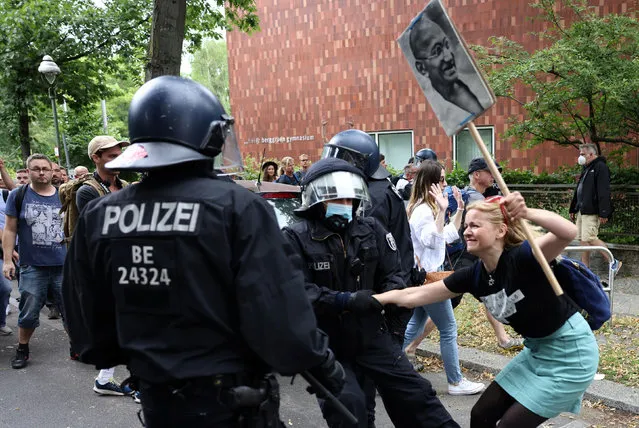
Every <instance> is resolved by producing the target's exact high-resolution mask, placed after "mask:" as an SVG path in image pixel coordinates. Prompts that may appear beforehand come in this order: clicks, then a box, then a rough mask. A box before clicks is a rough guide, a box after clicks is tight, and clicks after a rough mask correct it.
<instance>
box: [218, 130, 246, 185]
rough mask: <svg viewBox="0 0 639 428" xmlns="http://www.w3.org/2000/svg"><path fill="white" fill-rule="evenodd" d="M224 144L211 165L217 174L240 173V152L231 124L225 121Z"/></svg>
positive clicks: (242, 169) (241, 164)
mask: <svg viewBox="0 0 639 428" xmlns="http://www.w3.org/2000/svg"><path fill="white" fill-rule="evenodd" d="M223 132H224V144H223V145H222V152H221V153H220V154H219V155H217V156H216V157H215V159H214V161H213V165H214V166H213V167H214V168H215V169H216V170H217V171H218V173H219V174H218V175H233V174H240V173H241V172H242V171H244V164H243V161H242V154H241V153H240V147H239V146H238V144H237V138H235V129H234V128H233V124H231V123H227V124H225V125H224V127H223Z"/></svg>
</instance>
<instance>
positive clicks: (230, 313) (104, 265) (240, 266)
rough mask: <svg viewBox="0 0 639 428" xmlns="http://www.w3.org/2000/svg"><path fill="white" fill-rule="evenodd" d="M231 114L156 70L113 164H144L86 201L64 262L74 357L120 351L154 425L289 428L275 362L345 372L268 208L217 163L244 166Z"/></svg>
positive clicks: (115, 359)
mask: <svg viewBox="0 0 639 428" xmlns="http://www.w3.org/2000/svg"><path fill="white" fill-rule="evenodd" d="M233 122H234V119H233V118H232V117H230V116H228V115H227V114H226V113H225V111H224V109H223V107H222V105H221V104H220V102H219V101H218V99H217V98H216V97H215V96H214V95H213V94H212V93H211V92H209V90H208V89H206V88H205V87H203V86H202V85H200V84H198V83H196V82H194V81H192V80H188V79H182V78H179V77H174V76H162V77H158V78H156V79H153V80H150V81H149V82H147V83H145V84H144V85H143V86H142V87H141V88H140V89H139V90H138V91H137V92H136V94H135V95H134V97H133V100H132V101H131V106H130V108H129V136H130V141H131V146H130V147H129V148H128V149H127V150H126V151H125V152H124V153H122V155H121V156H119V157H118V158H116V159H115V160H113V161H111V162H109V163H107V164H106V167H107V168H109V169H112V170H120V171H126V170H132V171H143V172H145V173H146V176H145V178H144V179H143V180H142V181H141V182H140V183H139V184H136V185H133V186H129V187H127V188H125V189H123V190H121V191H119V192H116V193H111V194H109V195H107V196H105V197H103V198H100V199H95V200H93V201H91V202H89V203H88V204H87V206H86V207H85V209H84V210H83V212H82V215H81V216H80V218H79V221H78V224H77V228H76V233H75V234H74V238H73V240H72V241H71V246H70V248H69V256H68V257H67V259H66V264H65V267H64V284H63V290H64V291H63V294H64V309H65V315H66V317H65V318H66V320H67V322H68V326H69V335H70V337H71V340H72V342H73V344H74V347H75V348H76V350H77V352H78V353H79V359H80V361H82V362H84V363H88V364H94V365H95V366H96V367H97V368H99V369H101V368H107V367H112V366H115V365H119V364H126V365H127V366H128V368H129V370H130V371H131V373H132V375H133V376H135V377H137V378H138V379H139V391H140V395H141V401H142V411H143V413H144V419H145V423H146V426H147V427H151V428H153V427H212V426H215V427H222V428H224V427H229V428H230V427H238V426H241V427H249V428H257V427H260V428H261V427H283V424H282V423H281V422H280V421H279V415H278V410H279V391H278V384H277V380H276V379H275V377H274V375H272V374H271V371H273V370H275V371H277V372H280V373H282V374H284V375H293V374H295V373H298V372H301V371H304V370H310V371H311V373H312V374H313V375H314V376H315V377H316V378H318V380H319V381H320V382H321V383H323V384H324V385H325V386H326V387H327V388H328V389H329V390H330V391H332V392H333V393H335V394H338V393H339V392H340V391H341V388H342V385H343V379H344V371H343V369H342V367H341V366H340V364H339V363H337V362H336V361H335V359H334V357H333V353H332V352H331V351H330V350H329V349H328V348H327V337H326V335H325V334H324V333H323V332H322V331H320V330H318V329H317V323H316V319H315V316H314V313H313V310H312V307H311V305H310V302H309V301H308V298H307V296H306V294H305V292H304V288H303V287H304V278H303V276H302V273H301V272H300V271H299V270H298V269H295V268H294V266H293V264H292V263H291V261H290V259H289V256H288V254H289V253H290V252H291V249H290V248H289V246H288V244H287V242H286V241H285V240H284V237H283V236H282V233H281V232H280V230H279V227H278V225H277V221H276V219H275V215H274V213H273V209H272V208H271V207H270V206H269V205H268V204H267V203H266V202H265V201H264V200H263V199H262V198H260V197H259V196H257V195H254V194H253V193H251V192H249V191H247V190H245V189H243V188H242V187H240V186H237V185H236V184H234V183H232V182H228V181H225V180H220V179H218V177H217V176H216V174H215V173H213V172H212V171H213V162H214V160H213V159H214V158H215V157H218V159H216V161H215V168H216V170H219V171H222V172H223V173H233V172H236V171H238V170H240V169H241V165H242V164H241V156H240V151H239V148H238V146H237V143H236V141H235V134H234V131H233Z"/></svg>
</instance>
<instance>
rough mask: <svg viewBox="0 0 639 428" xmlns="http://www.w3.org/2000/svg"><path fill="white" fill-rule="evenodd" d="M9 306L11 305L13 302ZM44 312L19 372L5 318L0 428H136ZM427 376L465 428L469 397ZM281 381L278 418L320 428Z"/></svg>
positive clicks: (130, 409) (309, 403)
mask: <svg viewBox="0 0 639 428" xmlns="http://www.w3.org/2000/svg"><path fill="white" fill-rule="evenodd" d="M14 303H15V302H14ZM46 313H47V310H46V308H45V309H44V310H43V311H42V314H41V316H40V327H39V328H38V329H37V330H36V332H35V334H34V335H33V338H32V339H31V343H30V346H29V347H30V351H31V356H30V360H29V364H28V365H27V367H26V368H25V369H22V370H14V369H12V368H11V366H10V360H11V358H12V357H13V355H14V353H15V346H16V344H17V327H16V323H17V319H18V316H17V309H16V308H15V307H14V308H13V313H12V314H11V315H9V317H8V319H7V325H8V326H10V327H11V328H13V329H14V334H13V335H11V336H4V337H0V427H2V428H5V427H7V428H16V427H18V428H22V427H25V428H27V427H28V428H30V427H63V428H65V427H69V428H76V427H78V428H79V427H82V428H92V427H95V428H105V427H118V428H123V427H136V426H141V425H140V424H139V422H138V421H137V416H136V412H137V411H138V410H139V409H140V406H139V405H138V404H136V403H135V402H134V401H133V399H131V398H129V397H103V396H99V395H98V394H96V393H94V392H93V390H92V388H93V381H94V379H95V377H96V375H97V371H96V370H95V369H93V367H91V366H87V365H84V364H81V363H78V362H76V361H71V360H70V359H69V346H68V341H67V336H66V333H65V332H64V330H63V328H62V323H61V321H60V320H48V319H47V317H46ZM127 376H128V372H127V371H126V369H125V368H124V367H118V368H117V369H116V373H115V377H116V378H117V379H118V380H120V381H121V380H123V379H125V378H126V377H127ZM427 377H428V378H429V380H431V382H433V385H434V387H435V389H436V390H437V391H438V393H439V394H440V395H441V399H442V401H443V402H444V404H445V405H446V407H447V408H448V410H449V411H450V412H451V414H453V416H454V417H455V419H456V420H457V421H458V422H459V423H460V425H461V426H468V415H469V414H470V408H471V407H472V405H473V404H474V403H475V401H476V400H477V398H478V396H473V397H452V396H449V395H448V394H443V393H442V392H443V391H445V388H446V380H445V375H444V374H443V373H436V374H433V373H428V374H427ZM290 381H291V379H290V378H282V379H281V380H280V384H281V396H282V405H281V416H282V420H283V421H284V423H285V425H286V426H289V427H325V426H326V424H325V422H324V419H323V418H322V416H321V413H320V410H319V407H318V405H317V402H316V401H315V398H314V396H312V395H310V394H308V393H307V392H306V386H307V384H306V382H305V381H304V380H303V379H302V378H301V377H299V376H298V377H296V378H295V381H294V384H293V385H291V384H290ZM376 425H377V428H390V427H393V424H392V423H391V422H390V420H389V418H388V415H387V414H386V412H385V410H384V406H383V404H382V402H381V400H380V399H379V397H378V403H377V424H376Z"/></svg>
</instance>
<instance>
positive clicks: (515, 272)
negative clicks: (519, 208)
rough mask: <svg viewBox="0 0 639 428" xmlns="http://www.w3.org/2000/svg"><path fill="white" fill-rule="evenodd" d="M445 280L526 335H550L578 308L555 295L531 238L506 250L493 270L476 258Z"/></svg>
mask: <svg viewBox="0 0 639 428" xmlns="http://www.w3.org/2000/svg"><path fill="white" fill-rule="evenodd" d="M478 268H479V269H480V275H479V282H477V269H478ZM491 278H492V281H491ZM444 284H445V285H446V287H447V288H448V289H449V290H450V291H452V292H454V293H471V294H472V295H473V296H475V298H476V299H478V300H480V301H482V302H484V303H485V304H486V307H487V308H488V310H489V311H490V313H491V314H492V315H493V316H494V317H495V318H496V319H497V320H499V321H501V322H502V323H504V324H510V325H511V326H512V327H513V328H514V329H515V331H516V332H517V333H519V334H521V335H522V336H524V337H531V338H539V337H545V336H548V335H549V334H551V333H553V332H555V331H556V330H557V329H558V328H560V327H561V326H562V325H563V324H564V323H565V322H566V320H567V319H568V318H570V317H571V316H572V315H573V314H574V313H575V312H576V309H575V307H574V306H573V305H572V303H570V302H569V301H568V300H567V299H566V297H565V296H561V297H559V298H558V297H557V296H556V295H555V292H554V291H553V289H552V287H551V286H550V283H549V282H548V280H547V279H546V276H545V275H544V272H543V270H542V269H541V266H540V265H539V263H538V262H537V260H535V257H534V256H533V253H532V249H531V248H530V244H529V243H528V241H525V242H524V243H523V244H521V245H520V246H517V247H512V248H509V249H506V250H504V252H503V253H502V255H501V257H500V258H499V262H498V263H497V268H496V269H495V271H494V272H492V273H491V274H489V273H488V272H486V268H485V267H484V264H483V263H482V261H481V260H477V261H476V262H475V263H474V264H473V266H470V267H467V268H464V269H460V270H458V271H456V272H455V273H453V274H452V275H451V276H449V277H448V278H446V279H444Z"/></svg>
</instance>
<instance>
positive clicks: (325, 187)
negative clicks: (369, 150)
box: [302, 171, 371, 213]
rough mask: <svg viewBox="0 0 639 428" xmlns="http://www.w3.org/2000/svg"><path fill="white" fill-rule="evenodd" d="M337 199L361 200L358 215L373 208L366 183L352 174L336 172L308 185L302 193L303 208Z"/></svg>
mask: <svg viewBox="0 0 639 428" xmlns="http://www.w3.org/2000/svg"><path fill="white" fill-rule="evenodd" d="M335 199H357V200H359V201H360V204H359V208H358V213H360V212H362V210H366V209H368V208H370V206H371V198H370V195H369V194H368V186H367V185H366V181H364V179H363V178H362V177H360V176H359V175H357V174H353V173H352V172H347V171H336V172H332V173H329V174H326V175H323V176H321V177H319V178H317V179H315V180H313V181H312V182H311V183H309V184H308V185H306V186H305V187H304V190H303V191H302V207H304V208H307V209H308V208H310V207H312V206H313V205H316V204H318V203H320V202H326V201H331V200H335Z"/></svg>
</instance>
